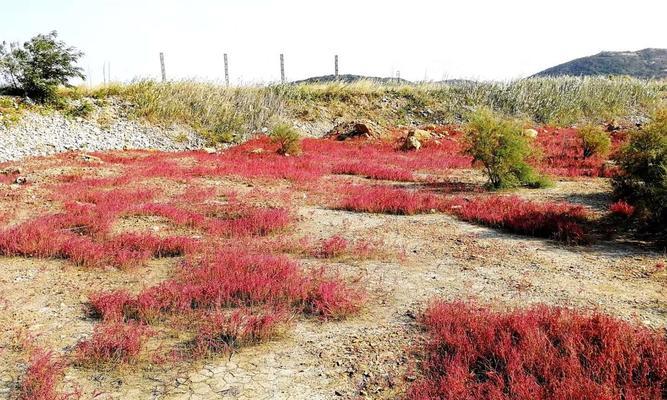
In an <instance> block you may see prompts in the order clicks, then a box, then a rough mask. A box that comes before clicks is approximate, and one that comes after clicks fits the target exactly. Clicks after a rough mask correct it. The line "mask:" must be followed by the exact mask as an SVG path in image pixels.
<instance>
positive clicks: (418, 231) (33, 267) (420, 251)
mask: <svg viewBox="0 0 667 400" xmlns="http://www.w3.org/2000/svg"><path fill="white" fill-rule="evenodd" d="M457 174H459V175H461V176H460V178H461V180H462V181H465V180H466V179H467V180H470V181H475V180H478V178H479V177H475V176H476V175H475V173H474V172H472V171H468V172H466V171H457ZM609 190H610V188H609V182H608V181H607V180H604V179H579V180H569V181H561V182H558V183H557V185H556V186H555V187H554V188H551V189H544V190H531V191H522V192H520V195H522V196H525V197H530V198H536V199H550V200H569V201H573V202H580V203H583V204H586V205H587V206H589V207H591V208H592V209H594V210H598V211H601V210H603V209H604V207H605V204H606V200H605V199H606V196H607V194H608V192H609ZM7 193H9V195H7ZM5 195H6V196H5V199H4V200H3V205H4V206H6V205H7V204H9V203H7V201H8V200H7V196H11V192H6V193H5ZM40 201H43V199H40V198H39V196H36V195H32V196H24V197H22V202H23V203H24V204H22V205H21V207H23V208H28V209H29V208H30V206H31V204H32V205H34V204H35V203H39V202H40ZM294 206H295V207H296V209H297V212H298V215H299V216H300V219H299V222H298V224H297V225H296V227H295V231H296V232H295V233H296V234H297V235H300V236H309V237H313V238H326V237H329V236H331V235H334V234H340V235H342V236H344V237H346V238H348V239H355V238H364V239H372V240H378V241H382V242H383V243H384V245H383V248H384V249H385V250H386V251H387V252H388V254H391V256H390V257H382V258H378V259H371V260H363V261H359V260H338V261H335V260H334V261H331V262H328V266H327V267H328V268H331V269H337V270H339V271H340V273H341V274H342V275H343V276H346V277H349V278H351V279H355V280H358V282H359V284H360V285H361V286H363V287H364V288H365V289H366V291H367V292H368V293H369V299H368V303H367V306H366V308H365V309H364V311H363V312H362V313H361V314H360V315H358V316H356V317H353V318H351V319H347V320H344V321H339V322H321V321H315V320H307V319H303V318H296V319H295V320H294V321H293V328H292V329H290V330H288V331H287V332H285V334H284V335H283V336H282V337H280V338H278V339H275V340H273V341H271V342H268V343H265V344H262V345H258V346H255V347H250V348H244V349H241V350H240V351H239V352H237V353H234V354H232V355H231V357H218V358H209V359H207V360H204V361H200V362H197V363H195V364H182V365H181V364H177V365H171V364H170V365H163V366H159V365H158V366H156V365H151V366H150V367H144V366H141V365H137V366H129V367H124V368H122V369H120V370H105V369H104V368H101V369H96V370H90V369H82V368H69V369H68V371H67V375H66V378H65V382H66V385H67V386H68V387H74V386H79V387H81V388H82V389H83V391H84V393H85V395H84V398H95V399H130V398H132V399H218V398H229V399H336V398H343V399H345V398H348V399H352V398H359V397H361V398H372V399H382V398H396V397H398V396H400V393H401V392H402V391H403V390H404V389H405V387H406V385H407V384H409V382H410V381H412V380H414V379H415V378H416V376H417V374H418V369H417V368H416V366H417V365H416V362H417V360H418V354H417V345H418V344H419V342H420V340H421V339H422V332H421V331H420V328H419V325H418V323H417V321H416V316H418V315H419V313H420V311H421V310H422V309H423V308H424V307H425V306H426V305H427V304H428V302H429V301H430V299H433V298H435V297H439V298H444V299H451V300H472V301H477V302H480V303H488V304H492V305H493V306H494V307H498V308H508V307H519V306H526V305H528V304H531V303H546V304H552V305H560V306H569V307H577V308H581V309H591V310H600V311H603V312H605V313H608V314H611V315H614V316H617V317H620V318H623V319H625V320H629V321H634V322H637V323H639V324H644V325H648V326H651V327H656V328H657V327H665V326H667V312H666V311H665V310H667V285H666V283H667V275H665V272H656V271H655V270H654V266H655V264H656V263H657V262H659V261H661V260H663V259H664V257H665V256H664V254H660V253H656V252H654V251H651V250H649V249H645V248H643V247H640V246H639V245H630V244H623V243H619V242H609V241H601V242H598V243H596V244H594V245H591V246H581V247H571V246H564V245H560V244H557V243H555V242H552V241H548V240H541V239H531V238H525V237H520V236H513V235H509V234H505V233H500V232H497V231H495V230H492V229H486V228H482V227H478V226H474V225H470V224H467V223H463V222H460V221H457V220H456V219H453V218H451V217H448V216H445V215H442V214H428V215H419V216H390V215H371V214H359V213H352V212H346V211H336V210H331V209H327V208H323V207H318V206H313V205H308V204H305V203H304V204H294ZM176 262H178V261H177V260H155V261H151V262H150V263H149V265H148V266H147V267H145V268H141V269H139V270H136V271H103V272H101V271H96V270H82V269H80V268H76V267H74V266H72V265H69V264H68V263H66V262H63V261H55V260H39V259H23V258H0V268H1V270H2V273H1V274H0V326H2V327H3V328H2V332H3V333H2V336H1V337H0V339H1V340H0V398H11V396H12V393H14V392H13V391H14V390H15V388H16V384H17V380H18V379H19V376H20V374H21V372H22V371H21V368H23V365H25V364H24V361H25V359H24V358H22V357H23V356H24V354H23V353H22V352H21V350H20V349H21V346H22V343H21V342H22V339H25V338H26V337H27V334H28V333H30V334H32V335H33V336H35V338H36V341H38V342H39V343H40V344H41V345H43V346H45V347H47V348H51V349H56V350H57V351H68V350H69V349H71V348H72V347H73V346H74V345H75V344H76V343H77V341H79V340H80V339H81V338H84V337H86V336H87V335H89V334H90V333H91V331H92V328H93V325H94V323H95V321H92V320H90V319H88V318H86V317H85V314H84V313H83V312H82V309H83V307H84V304H85V302H86V300H87V294H88V293H90V292H91V291H95V290H102V289H111V288H117V287H125V288H130V289H132V290H138V289H140V288H142V287H146V286H148V285H151V284H155V283H156V282H159V281H161V280H164V279H166V277H168V276H169V272H170V270H171V269H172V268H173V267H174V265H175V263H176ZM317 263H319V261H315V260H311V259H304V260H302V264H303V265H305V266H306V267H308V266H309V265H311V264H313V265H314V264H317Z"/></svg>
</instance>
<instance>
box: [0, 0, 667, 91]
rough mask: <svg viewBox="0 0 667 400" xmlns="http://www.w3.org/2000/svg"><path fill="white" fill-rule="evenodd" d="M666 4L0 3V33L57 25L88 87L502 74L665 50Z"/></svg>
mask: <svg viewBox="0 0 667 400" xmlns="http://www.w3.org/2000/svg"><path fill="white" fill-rule="evenodd" d="M666 19H667V1H665V0H633V1H619V0H606V1H603V0H560V1H541V0H533V1H520V0H496V1H494V0H468V1H445V0H441V1H437V0H402V1H397V0H384V1H379V0H378V1H375V0H336V1H317V0H282V1H281V0H235V1H232V0H218V1H215V0H181V1H174V0H116V1H113V0H0V21H1V22H0V40H4V41H8V42H9V41H25V40H27V39H29V38H30V37H31V36H33V35H34V34H36V33H45V32H48V31H51V30H57V31H58V32H59V34H60V38H61V39H63V40H65V41H66V42H67V43H69V44H71V45H73V46H76V47H78V48H80V49H81V50H83V51H84V52H85V53H86V56H85V58H84V59H83V60H82V62H81V66H83V67H84V68H85V70H86V72H87V74H89V75H90V77H91V78H92V82H93V83H99V82H101V80H102V66H103V65H104V63H105V62H109V63H110V65H111V76H112V79H113V80H121V81H126V80H131V79H133V78H136V77H153V78H157V77H159V75H160V67H159V56H158V54H159V52H160V51H164V53H165V59H166V66H167V68H166V69H167V75H168V77H169V78H173V79H180V78H199V79H208V80H221V79H223V76H224V74H223V67H222V65H223V63H222V59H223V57H222V54H223V53H225V52H226V53H229V61H230V75H231V80H232V82H236V83H238V82H245V83H249V82H268V81H275V80H278V79H279V77H280V69H279V54H280V53H281V52H283V53H285V64H286V72H287V78H288V79H289V80H295V79H302V78H306V77H309V76H316V75H325V74H331V73H333V59H334V54H339V57H340V73H352V74H363V75H373V76H395V74H396V71H400V75H401V77H403V78H407V79H410V80H422V79H424V78H426V79H430V80H440V79H442V78H475V79H485V80H487V79H496V80H507V79H514V78H519V77H524V76H528V75H531V74H533V73H535V72H538V71H540V70H542V69H544V68H547V67H550V66H553V65H555V64H559V63H561V62H565V61H568V60H570V59H573V58H577V57H582V56H586V55H591V54H595V53H598V52H599V51H602V50H639V49H642V48H646V47H660V48H667V23H666V22H665V21H666Z"/></svg>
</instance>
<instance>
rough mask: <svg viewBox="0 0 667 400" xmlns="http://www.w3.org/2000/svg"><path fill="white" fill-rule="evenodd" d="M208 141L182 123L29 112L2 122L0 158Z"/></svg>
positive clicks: (183, 146) (195, 145)
mask: <svg viewBox="0 0 667 400" xmlns="http://www.w3.org/2000/svg"><path fill="white" fill-rule="evenodd" d="M204 146H206V141H205V140H204V139H203V138H202V137H201V136H199V135H197V134H196V133H195V132H193V131H191V130H188V129H187V128H183V127H172V128H169V129H163V128H159V127H155V126H150V125H146V124H142V123H140V122H138V121H131V120H127V119H123V118H121V119H116V120H114V121H113V122H112V123H110V124H109V126H105V127H102V126H100V125H99V124H98V123H97V122H95V121H92V120H87V119H82V118H68V117H65V116H63V115H62V114H59V113H50V114H46V115H43V114H39V113H33V112H26V113H25V114H24V115H23V117H22V119H21V121H20V122H18V123H17V124H13V125H10V126H8V127H7V126H4V125H2V124H0V162H3V161H12V160H20V159H22V158H25V157H31V156H45V155H49V154H55V153H61V152H66V151H103V150H122V149H154V150H162V151H179V150H192V149H200V148H203V147H204Z"/></svg>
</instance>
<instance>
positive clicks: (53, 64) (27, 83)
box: [0, 31, 84, 102]
mask: <svg viewBox="0 0 667 400" xmlns="http://www.w3.org/2000/svg"><path fill="white" fill-rule="evenodd" d="M57 37H58V34H57V33H56V32H55V31H53V32H51V33H48V34H46V35H37V36H35V37H33V38H32V39H30V41H28V42H26V43H24V44H23V46H19V45H18V44H16V43H15V44H12V45H10V46H9V48H8V47H7V45H6V43H4V42H3V43H2V44H0V73H1V74H2V75H3V76H4V77H5V79H6V81H7V82H8V83H9V84H10V85H11V86H12V87H14V88H15V89H20V90H22V91H23V92H24V93H25V94H26V95H27V96H28V97H30V98H32V99H34V100H36V101H38V102H46V101H49V100H53V99H54V98H55V97H56V92H57V89H58V86H59V85H67V84H68V82H69V79H70V78H77V77H78V78H84V75H83V72H82V69H81V68H80V67H77V66H76V63H77V61H78V60H79V58H81V56H83V53H82V52H80V51H78V50H77V49H76V48H74V47H67V45H66V44H65V43H64V42H62V41H59V40H57Z"/></svg>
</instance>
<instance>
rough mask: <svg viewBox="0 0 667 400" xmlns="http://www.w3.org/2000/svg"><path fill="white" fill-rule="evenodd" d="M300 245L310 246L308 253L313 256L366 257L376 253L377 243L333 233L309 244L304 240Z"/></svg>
mask: <svg viewBox="0 0 667 400" xmlns="http://www.w3.org/2000/svg"><path fill="white" fill-rule="evenodd" d="M302 246H305V247H310V249H309V250H308V253H309V254H310V255H311V256H312V257H315V258H337V257H345V256H349V257H354V258H368V257H371V255H373V254H374V253H378V247H379V244H378V243H375V242H370V241H368V240H363V239H362V240H347V239H345V238H344V237H342V236H340V235H334V236H331V237H329V238H326V239H322V240H320V241H318V242H315V243H314V244H310V245H308V244H307V243H305V242H304V243H303V244H302Z"/></svg>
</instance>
